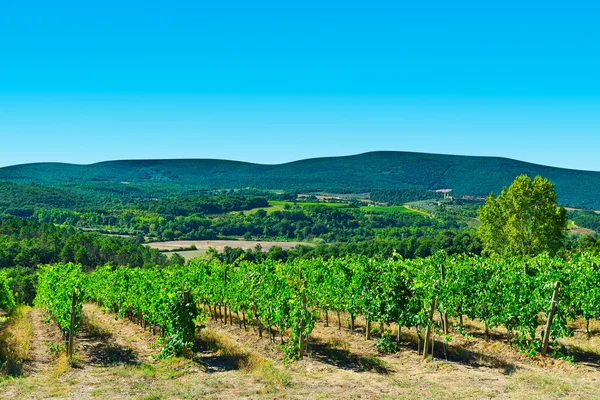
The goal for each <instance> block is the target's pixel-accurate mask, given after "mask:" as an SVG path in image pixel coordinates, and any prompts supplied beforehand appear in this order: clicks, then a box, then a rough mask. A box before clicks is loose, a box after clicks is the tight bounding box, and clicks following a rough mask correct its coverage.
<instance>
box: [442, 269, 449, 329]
mask: <svg viewBox="0 0 600 400" xmlns="http://www.w3.org/2000/svg"><path fill="white" fill-rule="evenodd" d="M440 275H441V278H442V284H443V282H444V280H446V267H445V266H444V264H440ZM442 324H443V325H444V326H443V329H444V335H447V334H448V316H447V315H446V313H445V312H443V313H442Z"/></svg>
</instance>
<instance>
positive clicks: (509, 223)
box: [478, 175, 567, 256]
mask: <svg viewBox="0 0 600 400" xmlns="http://www.w3.org/2000/svg"><path fill="white" fill-rule="evenodd" d="M479 219H480V221H481V226H480V228H479V230H478V233H479V236H480V238H481V241H482V242H483V245H484V252H485V253H487V254H494V253H496V254H506V253H511V254H521V255H524V256H526V255H534V254H539V253H541V252H545V251H547V252H549V253H551V254H552V253H555V252H556V251H557V250H558V249H559V248H560V247H561V243H562V239H563V238H564V237H565V235H566V231H567V211H566V210H565V209H564V208H563V207H558V206H557V202H556V192H555V191H554V185H553V184H552V182H550V181H549V180H548V179H545V178H542V177H541V176H536V177H535V179H534V180H533V181H532V180H531V178H530V177H529V176H527V175H520V176H518V177H517V178H516V179H515V181H514V182H513V183H512V184H511V185H510V187H508V188H504V189H503V190H502V193H501V194H500V196H498V197H495V195H494V193H491V194H490V196H489V197H488V198H487V199H486V201H485V205H484V206H483V207H481V209H480V210H479Z"/></svg>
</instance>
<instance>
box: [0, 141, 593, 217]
mask: <svg viewBox="0 0 600 400" xmlns="http://www.w3.org/2000/svg"><path fill="white" fill-rule="evenodd" d="M519 174H528V175H530V176H535V175H542V176H544V177H547V178H549V179H550V180H551V181H552V182H554V183H555V185H556V190H557V192H558V195H559V201H560V203H561V204H563V205H568V206H573V207H584V208H596V209H597V208H600V172H592V171H577V170H569V169H563V168H554V167H547V166H541V165H536V164H530V163H525V162H521V161H516V160H511V159H506V158H498V157H472V156H453V155H439V154H425V153H409V152H372V153H364V154H359V155H354V156H346V157H327V158H315V159H307V160H301V161H296V162H291V163H286V164H279V165H261V164H252V163H245V162H238V161H226V160H211V159H197V160H132V161H108V162H101V163H97V164H91V165H73V164H59V163H38V164H25V165H17V166H11V167H5V168H0V180H3V181H11V182H16V183H38V184H43V185H51V186H62V187H87V188H103V189H104V190H117V191H120V190H123V191H135V190H138V188H145V189H146V190H147V189H148V188H154V190H158V191H160V190H161V189H162V190H169V191H171V193H172V192H173V191H185V190H193V189H234V188H246V187H252V188H259V189H280V190H298V191H323V192H332V193H351V192H369V191H370V190H373V189H405V188H418V189H427V190H435V189H443V188H451V189H453V191H454V193H455V194H466V195H475V196H486V195H487V194H489V192H490V191H495V192H496V193H499V192H500V190H501V189H502V187H504V186H508V185H509V184H510V183H511V182H512V181H513V180H514V178H515V177H516V176H517V175H519ZM167 188H168V189H167Z"/></svg>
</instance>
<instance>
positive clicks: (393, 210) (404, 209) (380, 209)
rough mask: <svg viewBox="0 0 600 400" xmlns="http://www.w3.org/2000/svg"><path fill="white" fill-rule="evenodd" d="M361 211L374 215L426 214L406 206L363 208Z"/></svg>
mask: <svg viewBox="0 0 600 400" xmlns="http://www.w3.org/2000/svg"><path fill="white" fill-rule="evenodd" d="M360 210H361V211H363V212H372V213H404V214H408V213H415V214H424V213H420V212H418V211H415V210H412V209H409V208H407V207H404V206H362V207H360Z"/></svg>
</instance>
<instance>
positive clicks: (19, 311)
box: [0, 306, 32, 376]
mask: <svg viewBox="0 0 600 400" xmlns="http://www.w3.org/2000/svg"><path fill="white" fill-rule="evenodd" d="M30 311H31V308H30V307H28V306H18V307H16V308H15V309H14V310H13V312H12V313H11V315H10V317H9V319H8V322H7V325H6V328H5V329H4V331H3V332H2V335H1V336H0V367H2V370H3V371H4V372H5V373H6V374H7V375H12V376H17V375H22V374H23V373H24V367H25V363H26V361H27V360H28V359H29V351H30V348H31V334H32V326H31V321H30V320H29V318H28V314H29V312H30Z"/></svg>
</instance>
